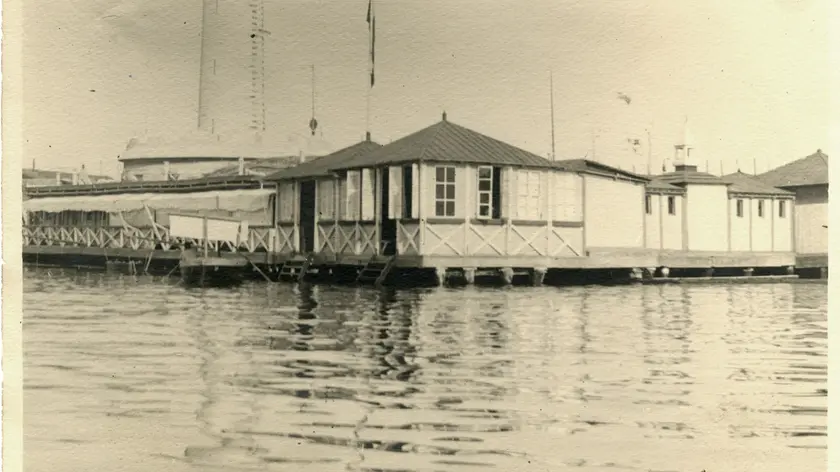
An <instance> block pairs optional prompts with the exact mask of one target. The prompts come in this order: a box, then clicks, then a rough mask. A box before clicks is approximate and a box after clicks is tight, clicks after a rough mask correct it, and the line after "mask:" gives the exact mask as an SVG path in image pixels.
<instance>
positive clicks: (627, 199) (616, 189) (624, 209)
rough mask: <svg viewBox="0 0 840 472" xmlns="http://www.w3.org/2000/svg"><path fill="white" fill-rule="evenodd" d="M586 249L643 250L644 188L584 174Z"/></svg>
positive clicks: (634, 184)
mask: <svg viewBox="0 0 840 472" xmlns="http://www.w3.org/2000/svg"><path fill="white" fill-rule="evenodd" d="M583 178H584V181H585V183H584V186H585V191H584V194H585V205H586V206H585V209H584V213H585V221H584V225H585V228H586V241H585V242H586V247H587V248H592V247H605V248H613V247H615V248H643V247H644V246H645V235H644V220H643V218H644V214H645V206H644V205H645V202H644V195H645V187H644V185H642V184H640V183H633V182H627V181H624V180H617V179H611V178H605V177H598V176H593V175H585V176H584V177H583Z"/></svg>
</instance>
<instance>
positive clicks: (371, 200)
mask: <svg viewBox="0 0 840 472" xmlns="http://www.w3.org/2000/svg"><path fill="white" fill-rule="evenodd" d="M361 193H362V202H361V208H362V214H361V218H360V220H361V221H373V220H375V219H376V213H375V209H374V205H375V204H376V174H375V173H374V170H373V169H362V186H361Z"/></svg>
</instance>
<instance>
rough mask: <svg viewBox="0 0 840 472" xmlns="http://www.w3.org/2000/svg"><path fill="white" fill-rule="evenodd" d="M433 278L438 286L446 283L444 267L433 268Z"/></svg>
mask: <svg viewBox="0 0 840 472" xmlns="http://www.w3.org/2000/svg"><path fill="white" fill-rule="evenodd" d="M435 278H436V280H437V284H438V286H441V285H443V284H445V283H446V267H435Z"/></svg>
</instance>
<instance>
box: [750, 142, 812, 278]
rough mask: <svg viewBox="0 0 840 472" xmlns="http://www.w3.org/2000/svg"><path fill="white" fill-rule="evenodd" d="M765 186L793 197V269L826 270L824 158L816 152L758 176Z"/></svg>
mask: <svg viewBox="0 0 840 472" xmlns="http://www.w3.org/2000/svg"><path fill="white" fill-rule="evenodd" d="M758 179H759V180H761V181H762V182H764V183H765V184H767V185H772V186H773V187H777V188H781V189H785V190H788V191H790V192H792V193H794V194H795V195H796V210H795V213H794V221H795V224H794V227H795V228H796V229H795V231H794V247H795V249H796V254H797V263H796V265H797V267H798V268H801V269H804V270H809V271H814V270H816V271H819V270H825V269H826V268H827V267H828V156H827V155H826V154H825V153H823V152H822V150H819V149H817V151H816V152H815V153H813V154H811V155H810V156H807V157H804V158H802V159H798V160H795V161H793V162H791V163H788V164H786V165H783V166H781V167H778V168H776V169H772V170H770V171H768V172H765V173H763V174H760V175H758Z"/></svg>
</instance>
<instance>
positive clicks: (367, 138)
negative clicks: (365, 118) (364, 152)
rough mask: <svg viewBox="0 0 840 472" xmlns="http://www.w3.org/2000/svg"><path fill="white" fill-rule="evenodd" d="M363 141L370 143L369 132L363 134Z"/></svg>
mask: <svg viewBox="0 0 840 472" xmlns="http://www.w3.org/2000/svg"><path fill="white" fill-rule="evenodd" d="M365 141H367V142H370V131H368V132H366V133H365Z"/></svg>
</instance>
